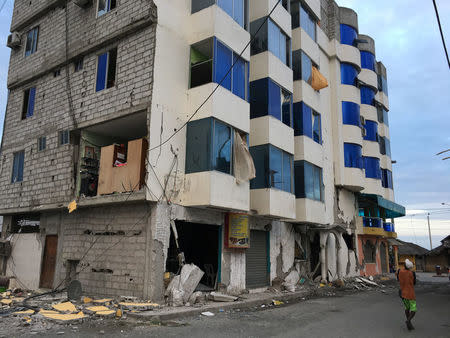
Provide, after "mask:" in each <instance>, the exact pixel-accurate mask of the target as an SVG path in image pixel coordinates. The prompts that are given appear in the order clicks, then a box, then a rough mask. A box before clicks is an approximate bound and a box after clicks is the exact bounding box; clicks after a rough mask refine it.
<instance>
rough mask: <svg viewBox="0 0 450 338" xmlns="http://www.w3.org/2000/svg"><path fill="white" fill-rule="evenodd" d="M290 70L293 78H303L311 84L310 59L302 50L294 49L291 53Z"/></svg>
mask: <svg viewBox="0 0 450 338" xmlns="http://www.w3.org/2000/svg"><path fill="white" fill-rule="evenodd" d="M292 62H293V63H292V70H293V72H294V80H304V81H305V82H307V83H309V84H311V76H312V66H313V64H312V60H311V58H310V57H309V56H308V55H306V54H305V53H304V52H303V51H302V50H296V51H294V52H293V53H292Z"/></svg>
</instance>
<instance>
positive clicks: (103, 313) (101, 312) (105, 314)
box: [95, 310, 116, 317]
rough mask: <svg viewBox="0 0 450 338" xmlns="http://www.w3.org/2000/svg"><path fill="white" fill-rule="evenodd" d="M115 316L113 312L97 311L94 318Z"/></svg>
mask: <svg viewBox="0 0 450 338" xmlns="http://www.w3.org/2000/svg"><path fill="white" fill-rule="evenodd" d="M115 314H116V311H115V310H105V311H97V312H96V313H95V315H96V316H102V317H114V316H115Z"/></svg>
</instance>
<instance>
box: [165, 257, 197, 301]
mask: <svg viewBox="0 0 450 338" xmlns="http://www.w3.org/2000/svg"><path fill="white" fill-rule="evenodd" d="M204 274H205V273H204V272H203V271H202V270H200V268H199V267H198V266H196V265H194V264H185V265H183V267H182V268H181V273H180V274H179V275H176V276H175V277H173V279H172V280H171V281H170V283H169V285H168V286H167V289H166V292H165V296H166V298H167V302H168V304H169V305H171V306H183V305H185V304H186V303H188V302H189V300H190V298H191V296H192V294H193V293H194V291H195V289H196V288H197V285H198V283H200V280H201V279H202V277H203V275H204ZM191 301H192V299H191Z"/></svg>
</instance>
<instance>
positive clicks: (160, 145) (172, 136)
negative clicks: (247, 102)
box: [149, 0, 281, 152]
mask: <svg viewBox="0 0 450 338" xmlns="http://www.w3.org/2000/svg"><path fill="white" fill-rule="evenodd" d="M280 2H281V0H278V1H277V3H276V4H275V6H273V8H272V10H271V11H270V13H269V15H268V16H266V18H265V19H264V21H263V23H262V24H261V25H260V26H259V27H258V29H257V31H256V32H255V34H254V35H253V36H252V38H251V39H250V41H249V42H248V43H247V44H246V45H245V47H244V49H243V50H242V52H241V53H240V54H239V57H237V58H235V60H234V61H233V64H232V65H231V67H230V68H229V69H228V72H227V73H226V74H225V76H224V77H223V78H222V80H220V82H219V83H218V84H217V86H216V87H215V88H214V90H213V91H212V92H211V94H209V95H208V97H207V98H206V99H205V100H204V101H203V103H202V104H201V105H200V106H199V107H198V108H197V109H196V110H195V112H194V113H193V114H192V115H191V116H190V117H189V118H188V120H187V121H186V122H185V123H183V125H182V126H181V127H180V128H178V129H177V130H176V131H175V132H174V133H173V134H172V135H170V136H169V137H168V138H167V139H165V140H164V141H163V142H160V143H159V145H157V146H154V147H153V148H150V150H149V152H150V151H152V150H155V149H158V148H160V147H162V146H163V145H165V144H166V143H167V142H169V141H170V140H171V139H172V138H174V137H175V135H177V134H178V133H179V132H180V131H181V130H183V129H184V128H185V127H186V126H187V124H188V123H189V122H190V121H191V120H192V119H193V118H194V116H195V115H197V113H198V112H199V111H200V109H201V108H202V107H203V106H204V105H205V104H206V102H208V101H209V99H210V98H211V97H212V96H213V95H214V93H215V92H216V91H217V90H218V89H219V87H220V86H221V85H222V82H223V81H224V80H225V79H226V78H227V76H228V75H229V74H230V72H231V71H232V70H233V67H234V66H235V64H236V63H237V62H238V60H239V59H240V58H241V57H242V54H244V52H245V51H246V50H247V48H248V47H249V46H250V45H251V43H252V42H253V41H254V40H255V39H256V36H257V35H258V33H259V31H260V30H261V28H263V26H264V25H265V24H266V22H267V21H268V20H269V18H270V16H271V15H272V13H273V12H274V11H275V9H276V8H277V6H278V5H279V4H280Z"/></svg>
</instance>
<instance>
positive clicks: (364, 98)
mask: <svg viewBox="0 0 450 338" xmlns="http://www.w3.org/2000/svg"><path fill="white" fill-rule="evenodd" d="M360 90H361V104H368V105H371V106H375V91H374V90H373V89H372V88H370V87H367V86H361V88H360Z"/></svg>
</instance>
